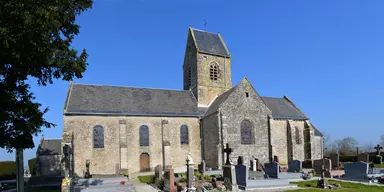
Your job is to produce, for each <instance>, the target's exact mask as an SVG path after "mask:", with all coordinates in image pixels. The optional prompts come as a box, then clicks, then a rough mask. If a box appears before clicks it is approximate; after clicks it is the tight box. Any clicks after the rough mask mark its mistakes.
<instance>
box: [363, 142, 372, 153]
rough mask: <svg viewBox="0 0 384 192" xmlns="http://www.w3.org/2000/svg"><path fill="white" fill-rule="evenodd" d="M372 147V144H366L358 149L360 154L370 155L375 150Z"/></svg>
mask: <svg viewBox="0 0 384 192" xmlns="http://www.w3.org/2000/svg"><path fill="white" fill-rule="evenodd" d="M374 147H375V146H374V145H373V144H372V143H369V144H366V145H364V146H362V147H360V153H370V152H372V151H374V150H375V149H374Z"/></svg>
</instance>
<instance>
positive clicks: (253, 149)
mask: <svg viewBox="0 0 384 192" xmlns="http://www.w3.org/2000/svg"><path fill="white" fill-rule="evenodd" d="M220 111H221V113H222V114H221V116H222V119H221V120H222V129H223V131H222V133H223V144H224V147H225V144H226V143H229V144H231V147H232V148H233V150H234V152H233V153H232V154H231V157H232V161H233V162H236V159H237V157H238V156H243V157H244V161H245V162H246V163H247V164H249V160H250V158H251V157H252V156H254V158H258V159H259V160H260V161H261V162H262V163H266V162H269V138H268V130H269V125H268V116H269V115H271V112H270V110H269V109H268V108H267V107H266V105H265V104H264V102H263V101H262V100H261V98H260V96H259V95H258V93H257V92H256V91H255V89H254V88H253V87H252V85H251V84H250V83H249V81H248V80H246V79H243V80H242V81H241V82H240V83H239V84H238V85H237V86H236V87H235V90H234V91H233V92H232V93H231V94H230V95H229V97H228V98H227V100H226V101H225V102H224V103H223V104H222V106H221V108H220ZM244 120H247V121H249V122H250V124H251V130H252V134H251V139H252V140H251V142H250V144H248V143H247V144H245V143H243V144H242V135H241V134H242V133H241V130H242V129H241V124H242V122H243V121H244ZM246 137H247V136H246ZM247 138H248V137H247ZM247 140H248V139H247ZM225 161H226V160H225Z"/></svg>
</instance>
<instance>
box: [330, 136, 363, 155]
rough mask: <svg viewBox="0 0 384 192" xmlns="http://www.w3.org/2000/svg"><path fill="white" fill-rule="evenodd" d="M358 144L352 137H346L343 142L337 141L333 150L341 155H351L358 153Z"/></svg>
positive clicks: (333, 145) (333, 144)
mask: <svg viewBox="0 0 384 192" xmlns="http://www.w3.org/2000/svg"><path fill="white" fill-rule="evenodd" d="M358 144H359V143H358V142H357V141H356V139H354V138H352V137H346V138H344V139H342V140H336V141H334V142H333V143H332V148H333V149H334V150H335V151H337V152H339V153H340V155H350V154H354V153H355V152H356V149H357V146H358Z"/></svg>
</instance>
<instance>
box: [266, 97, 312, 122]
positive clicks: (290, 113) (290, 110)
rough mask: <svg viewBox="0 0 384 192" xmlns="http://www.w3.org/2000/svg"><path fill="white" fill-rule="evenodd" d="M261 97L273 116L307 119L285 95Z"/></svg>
mask: <svg viewBox="0 0 384 192" xmlns="http://www.w3.org/2000/svg"><path fill="white" fill-rule="evenodd" d="M261 99H263V101H264V103H265V104H266V105H267V107H268V108H269V109H270V110H271V111H272V116H273V118H277V119H308V117H307V116H306V115H305V114H304V113H303V112H302V111H301V110H300V109H299V108H297V107H296V106H295V104H294V103H293V102H291V101H290V100H289V99H288V98H287V97H283V98H276V97H261Z"/></svg>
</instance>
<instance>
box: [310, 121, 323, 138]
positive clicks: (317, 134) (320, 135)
mask: <svg viewBox="0 0 384 192" xmlns="http://www.w3.org/2000/svg"><path fill="white" fill-rule="evenodd" d="M311 126H312V127H313V129H314V130H315V136H318V137H322V136H323V134H322V133H321V132H320V131H319V130H318V129H317V128H316V127H315V126H313V124H312V123H311Z"/></svg>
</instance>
